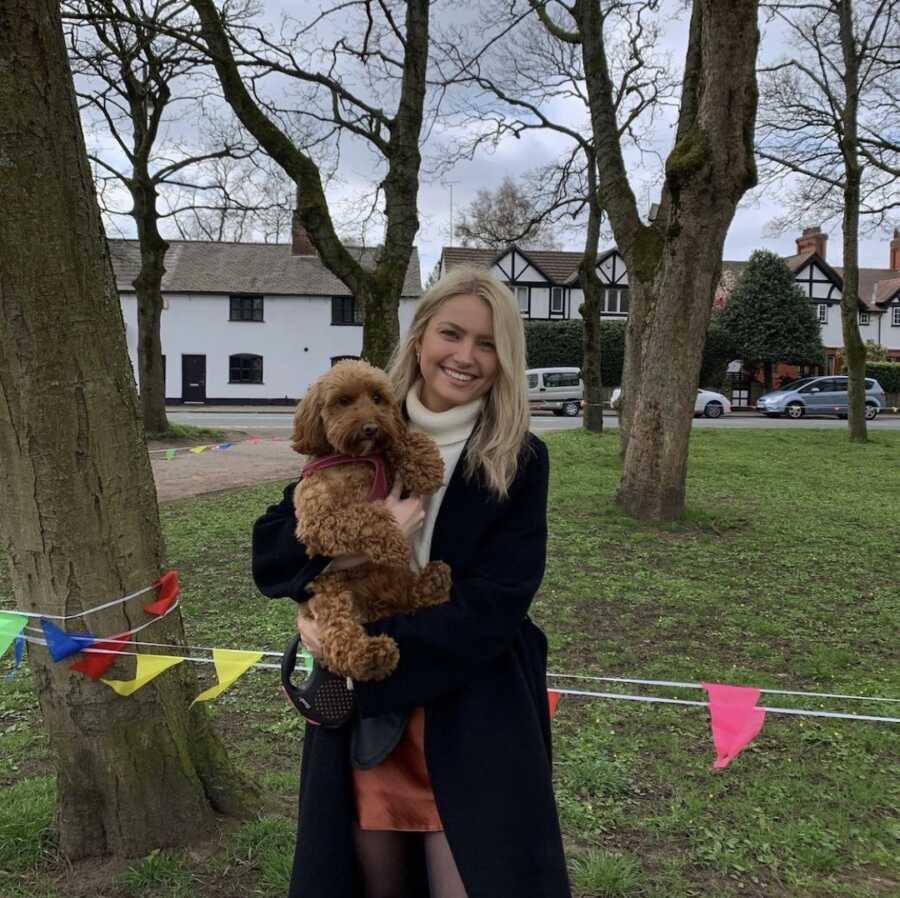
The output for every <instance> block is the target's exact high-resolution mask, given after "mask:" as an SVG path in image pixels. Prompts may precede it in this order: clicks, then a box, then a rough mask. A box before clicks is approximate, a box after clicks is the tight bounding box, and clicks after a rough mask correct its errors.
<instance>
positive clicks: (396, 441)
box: [291, 361, 450, 680]
mask: <svg viewBox="0 0 900 898" xmlns="http://www.w3.org/2000/svg"><path fill="white" fill-rule="evenodd" d="M291 445H292V446H293V448H294V450H295V451H296V452H299V453H301V454H303V455H308V456H310V461H309V463H308V464H307V465H306V466H305V467H304V473H303V477H302V479H301V480H300V482H299V483H298V484H297V488H296V490H295V492H294V507H295V509H296V512H297V538H298V539H299V540H300V542H302V543H303V544H304V546H306V550H307V553H308V554H309V555H310V557H312V556H314V555H346V554H357V553H358V554H362V555H365V556H366V557H367V558H368V559H369V562H367V563H365V564H361V565H358V566H357V567H353V568H348V569H345V570H340V571H334V572H325V573H323V574H320V575H319V576H318V577H317V578H316V579H315V580H314V581H313V582H312V584H311V585H310V587H309V589H310V591H311V592H312V593H313V598H312V599H310V601H309V603H308V605H307V606H306V608H307V609H308V613H309V614H310V616H312V617H314V618H315V619H316V621H317V622H318V624H319V628H320V631H321V642H322V652H323V657H322V658H321V659H320V660H321V662H322V663H323V664H324V665H325V667H327V668H328V669H329V670H331V671H334V672H335V673H339V674H341V675H343V676H347V677H352V678H353V679H354V680H379V679H383V678H384V677H386V676H388V675H389V674H390V673H391V672H392V671H393V670H394V668H395V667H396V666H397V661H398V659H399V652H398V650H397V644H396V643H395V642H394V640H393V639H391V638H390V637H388V636H375V637H372V636H369V635H368V634H367V633H366V631H365V630H364V629H363V626H362V624H364V623H366V622H368V621H373V620H377V619H378V618H380V617H385V616H386V615H389V614H394V613H396V612H399V611H413V610H415V609H416V608H421V607H425V606H427V605H436V604H439V603H441V602H445V601H446V600H447V598H448V597H449V595H450V569H449V568H448V567H447V565H446V564H444V563H443V562H441V561H432V562H429V563H428V565H427V566H426V567H425V568H424V570H422V571H421V572H420V573H418V574H416V573H414V572H413V571H412V570H411V569H410V551H409V545H408V543H407V541H406V538H405V537H404V535H403V531H402V530H401V529H400V528H399V526H398V525H397V522H396V519H395V518H394V516H393V514H391V512H390V511H389V510H388V508H387V507H386V506H385V504H384V503H383V502H382V501H380V500H381V499H383V498H384V497H385V496H386V495H387V493H388V491H389V490H390V488H391V486H392V484H393V482H394V479H395V478H397V477H399V478H400V480H401V483H402V484H403V487H404V489H407V490H409V491H410V492H412V493H417V494H419V495H421V496H428V495H430V494H431V493H434V492H435V491H436V490H438V489H439V488H440V485H441V480H442V477H443V473H444V465H443V462H442V460H441V455H440V452H439V451H438V448H437V446H436V445H435V444H434V442H433V441H432V440H431V439H430V438H429V437H427V436H426V435H425V434H421V433H412V432H410V431H409V430H408V428H407V426H406V422H405V421H404V420H403V415H402V414H401V412H400V407H399V406H398V404H397V402H396V401H395V400H394V396H393V391H392V389H391V384H390V381H389V380H388V378H387V375H386V374H385V373H384V372H383V371H380V370H379V369H378V368H374V367H372V366H371V365H369V364H368V363H366V362H362V361H343V362H338V364H336V365H335V366H334V367H333V368H332V369H331V370H330V371H328V372H326V373H325V374H323V375H322V376H321V377H320V378H319V379H318V380H317V381H316V382H315V383H314V384H313V385H312V386H311V387H310V388H309V391H308V392H307V394H306V396H304V398H303V399H302V401H301V402H300V404H299V405H298V406H297V411H296V412H295V414H294V434H293V438H292V441H291ZM301 613H303V611H302V610H301Z"/></svg>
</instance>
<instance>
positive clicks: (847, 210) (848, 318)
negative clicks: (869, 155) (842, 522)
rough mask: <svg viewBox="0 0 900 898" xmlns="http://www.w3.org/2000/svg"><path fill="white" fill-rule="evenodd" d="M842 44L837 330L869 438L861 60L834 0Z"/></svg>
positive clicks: (853, 430) (859, 435) (848, 9)
mask: <svg viewBox="0 0 900 898" xmlns="http://www.w3.org/2000/svg"><path fill="white" fill-rule="evenodd" d="M838 7H839V11H838V15H839V21H840V26H839V28H840V36H841V50H842V52H843V56H844V91H845V99H844V110H843V132H844V133H843V137H842V139H841V154H842V155H843V157H844V170H845V172H846V177H845V179H844V214H843V229H844V234H843V242H844V289H843V290H842V291H841V330H842V332H843V336H844V352H845V354H846V356H847V374H848V375H849V377H848V384H847V405H848V408H847V415H848V425H849V431H850V442H851V443H865V442H867V441H868V433H867V428H866V415H865V409H866V402H865V394H866V347H865V345H864V344H863V341H862V337H861V336H860V333H859V204H860V183H861V180H862V171H861V169H860V164H859V148H858V146H857V128H858V123H857V114H858V112H857V110H858V106H859V60H858V57H857V51H856V40H855V37H854V33H853V5H852V3H851V0H843V2H841V3H839V4H838Z"/></svg>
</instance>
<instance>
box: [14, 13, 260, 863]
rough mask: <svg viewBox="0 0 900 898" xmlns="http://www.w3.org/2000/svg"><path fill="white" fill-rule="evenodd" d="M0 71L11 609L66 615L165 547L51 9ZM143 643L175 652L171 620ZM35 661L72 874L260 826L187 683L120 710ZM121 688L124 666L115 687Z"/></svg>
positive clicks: (124, 622)
mask: <svg viewBox="0 0 900 898" xmlns="http://www.w3.org/2000/svg"><path fill="white" fill-rule="evenodd" d="M0 69H2V71H3V73H4V74H3V77H2V78H0V147H2V151H0V195H2V196H3V200H4V212H3V215H2V216H0V489H2V495H3V496H4V508H3V514H2V516H0V536H2V540H3V545H4V548H5V549H6V551H7V553H8V556H9V559H10V568H11V575H12V580H13V584H14V588H15V594H16V605H17V607H18V608H19V609H21V610H23V611H39V612H47V613H50V614H73V613H76V612H78V611H81V610H84V609H85V608H88V607H91V606H92V605H94V604H97V603H98V602H101V601H103V600H104V599H109V598H111V597H114V596H119V595H124V594H127V593H129V592H131V591H134V590H136V589H138V588H140V587H141V586H144V585H147V584H149V583H151V582H152V581H153V580H155V579H156V578H157V577H158V576H159V572H160V564H161V561H162V555H163V544H162V537H161V533H160V527H159V516H158V510H157V503H156V494H155V490H154V486H153V478H152V474H151V470H150V464H149V460H148V456H147V452H146V448H145V446H144V439H143V432H142V429H141V426H140V422H139V419H138V415H137V397H136V395H135V389H134V381H133V377H132V374H131V370H130V366H129V364H128V356H127V350H126V346H125V338H124V327H123V322H122V314H121V308H120V305H119V297H118V294H117V291H116V286H115V281H114V279H113V274H112V267H111V264H110V260H109V254H108V250H107V247H106V240H105V237H104V235H103V231H102V226H101V223H100V217H99V212H98V209H97V206H96V203H95V201H94V198H93V192H92V184H91V176H90V171H89V168H88V163H87V157H86V153H85V146H84V140H83V137H82V134H81V128H80V124H79V121H78V114H77V110H76V104H75V97H74V91H73V86H72V78H71V74H70V72H69V69H68V65H67V61H66V51H65V46H64V42H63V34H62V28H61V24H60V17H59V9H58V5H57V3H56V2H54V0H34V2H32V3H26V4H22V3H19V2H17V0H0ZM145 619H147V618H146V615H145V614H144V612H143V611H142V610H141V608H140V600H135V601H134V602H129V603H126V604H125V605H118V606H115V607H114V608H110V609H107V610H106V611H103V612H99V613H96V614H92V615H91V616H90V618H89V621H88V624H89V626H90V631H91V632H92V633H94V634H95V635H103V636H106V635H112V634H114V633H118V632H121V631H123V630H126V629H130V628H131V627H134V626H136V625H138V624H139V623H141V622H143V621H144V620H145ZM68 629H70V630H71V631H78V630H82V629H83V626H80V625H78V624H74V623H70V624H69V625H68ZM144 632H145V633H146V636H147V638H148V640H149V641H153V642H160V643H167V644H171V645H172V646H176V647H183V645H184V634H183V627H182V623H181V619H180V616H179V615H178V613H177V611H176V612H174V613H172V614H169V615H168V616H167V617H166V618H164V619H162V620H161V621H159V623H158V624H156V625H154V626H153V627H151V628H149V629H148V630H146V631H144ZM151 634H152V635H151ZM174 653H177V654H181V652H180V651H179V650H178V648H176V649H175V652H174ZM29 661H30V664H31V667H32V670H33V671H34V679H35V685H36V688H37V692H38V697H39V701H40V705H41V711H42V715H43V721H44V726H45V727H46V729H47V732H48V734H49V738H50V744H51V748H52V753H53V757H54V762H55V765H56V769H57V819H56V828H57V831H58V838H59V844H60V847H61V850H62V851H63V852H64V853H65V855H66V856H68V857H69V858H71V859H76V858H84V857H90V856H98V855H106V854H115V855H123V856H134V855H143V854H146V853H147V851H148V850H150V849H152V848H154V847H163V846H180V845H184V844H187V843H189V842H191V841H193V840H196V839H197V838H198V837H202V836H203V835H204V834H205V833H208V832H209V831H210V830H211V829H212V827H213V824H214V819H215V817H214V812H215V811H220V812H223V813H227V814H235V815H244V814H248V813H250V812H251V811H252V803H253V801H254V800H255V798H256V790H255V788H254V787H252V786H251V785H250V784H248V783H246V782H245V780H244V779H243V777H242V776H241V775H240V774H239V773H238V771H237V770H236V769H235V768H234V767H233V766H232V764H231V763H230V762H229V759H228V757H227V755H226V752H225V749H224V747H223V746H222V743H221V742H220V740H219V739H218V737H217V736H216V735H215V734H214V733H213V732H212V729H211V727H210V724H209V721H208V717H207V714H206V711H205V709H204V707H203V706H202V704H201V705H197V706H195V707H194V708H193V709H189V703H190V700H191V699H192V698H193V697H194V696H195V695H197V693H198V692H199V686H198V684H197V682H196V678H195V676H194V673H193V671H192V670H191V668H190V667H189V665H188V664H185V663H183V664H181V665H179V666H177V667H176V668H174V669H172V670H170V671H167V672H166V673H164V674H162V675H161V676H159V677H158V678H157V679H155V680H154V681H152V682H151V683H150V684H149V685H147V686H145V687H144V688H143V689H141V690H140V691H139V692H137V693H135V694H134V695H133V696H131V697H129V698H122V697H120V696H119V695H117V694H116V693H114V692H113V691H112V690H110V689H109V688H108V687H107V686H105V685H103V684H101V683H95V682H93V681H91V680H89V679H87V678H86V677H84V676H82V675H80V674H74V673H71V672H69V670H68V665H67V664H66V663H65V662H61V663H59V664H55V663H53V662H52V660H51V659H50V656H49V655H48V653H47V651H46V649H44V648H42V647H37V646H36V647H33V648H30V649H29ZM132 671H133V660H132V659H131V658H128V659H125V658H123V659H120V660H118V661H117V662H116V664H115V666H113V667H112V668H111V669H110V672H109V674H108V676H110V677H113V678H123V677H124V678H127V677H128V676H131V675H133V674H132Z"/></svg>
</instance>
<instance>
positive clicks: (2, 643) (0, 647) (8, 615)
mask: <svg viewBox="0 0 900 898" xmlns="http://www.w3.org/2000/svg"><path fill="white" fill-rule="evenodd" d="M27 623H28V618H27V617H26V616H25V615H24V614H16V612H15V611H0V655H2V654H3V653H4V652H5V651H6V650H7V649H8V648H9V647H10V645H12V641H13V640H14V639H15V638H16V637H17V636H18V635H19V634H20V633H21V632H22V630H23V629H24V628H25V624H27Z"/></svg>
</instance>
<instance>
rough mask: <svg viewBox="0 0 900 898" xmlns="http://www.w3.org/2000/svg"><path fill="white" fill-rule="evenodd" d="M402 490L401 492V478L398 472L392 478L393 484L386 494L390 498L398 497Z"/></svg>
mask: <svg viewBox="0 0 900 898" xmlns="http://www.w3.org/2000/svg"><path fill="white" fill-rule="evenodd" d="M402 492H403V478H402V477H400V475H399V474H398V475H397V476H396V477H395V478H394V485H393V486H392V487H391V491H390V493H388V496H389V497H390V498H391V499H399V498H400V494H401V493H402Z"/></svg>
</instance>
